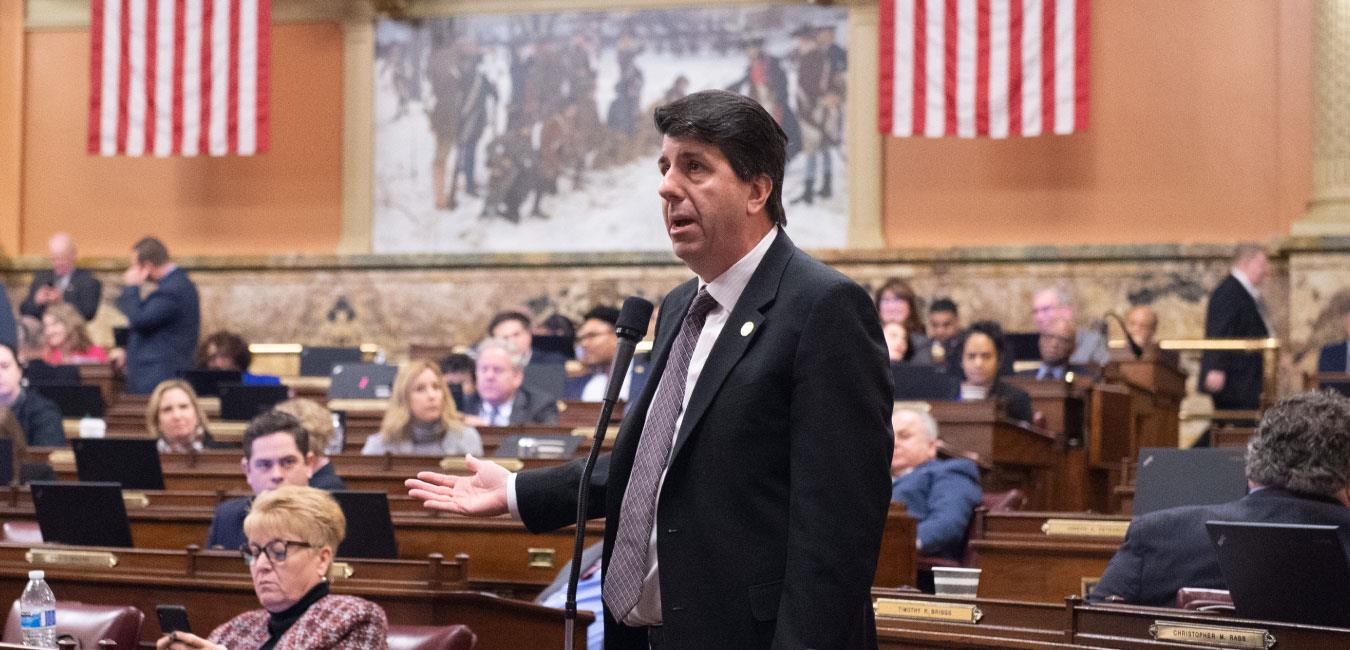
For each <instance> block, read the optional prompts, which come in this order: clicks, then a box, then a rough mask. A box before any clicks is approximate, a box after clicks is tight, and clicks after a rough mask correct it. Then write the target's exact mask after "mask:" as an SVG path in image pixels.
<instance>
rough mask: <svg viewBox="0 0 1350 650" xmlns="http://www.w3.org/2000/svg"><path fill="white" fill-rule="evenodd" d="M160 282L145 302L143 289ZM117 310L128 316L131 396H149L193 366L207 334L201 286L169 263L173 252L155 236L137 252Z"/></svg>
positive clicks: (138, 245) (144, 241)
mask: <svg viewBox="0 0 1350 650" xmlns="http://www.w3.org/2000/svg"><path fill="white" fill-rule="evenodd" d="M146 280H153V281H155V282H156V283H157V286H156V287H155V290H154V291H151V292H150V294H149V295H147V296H145V297H144V298H142V297H141V284H143V283H144V282H145V281H146ZM122 281H123V282H124V283H125V284H126V286H125V287H124V288H123V289H122V295H121V296H118V298H117V308H118V309H120V310H122V313H123V314H126V316H127V327H128V329H129V330H130V338H129V339H128V341H127V349H126V370H127V392H128V393H138V394H145V393H149V392H150V391H153V390H154V389H155V386H157V385H159V382H161V381H164V380H165V379H172V378H174V377H177V376H178V373H179V372H180V371H183V370H187V369H189V368H191V367H192V361H193V355H194V354H195V353H196V351H197V336H198V335H199V334H200V330H201V311H200V307H199V305H198V299H197V285H195V284H193V283H192V280H190V279H189V278H188V274H187V271H184V270H183V269H180V268H178V265H176V264H174V263H173V262H172V261H171V260H170V259H169V249H167V248H165V247H164V244H163V243H162V242H160V241H159V240H158V239H155V238H154V237H146V238H145V239H142V240H140V241H138V242H136V245H135V246H133V247H132V253H131V266H130V267H129V268H127V270H126V272H125V273H123V274H122Z"/></svg>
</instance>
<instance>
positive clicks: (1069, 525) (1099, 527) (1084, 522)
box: [1041, 519, 1130, 539]
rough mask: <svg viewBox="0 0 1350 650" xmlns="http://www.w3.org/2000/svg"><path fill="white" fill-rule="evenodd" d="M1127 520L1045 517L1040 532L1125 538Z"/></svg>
mask: <svg viewBox="0 0 1350 650" xmlns="http://www.w3.org/2000/svg"><path fill="white" fill-rule="evenodd" d="M1129 527H1130V522H1128V521H1100V520H1096V519H1046V520H1045V523H1044V524H1041V532H1042V533H1045V534H1046V535H1049V536H1051V537H1099V538H1102V539H1125V531H1126V529H1128V528H1129Z"/></svg>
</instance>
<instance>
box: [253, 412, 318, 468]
mask: <svg viewBox="0 0 1350 650" xmlns="http://www.w3.org/2000/svg"><path fill="white" fill-rule="evenodd" d="M274 433H289V434H290V435H291V437H292V438H295V448H296V449H299V450H300V455H301V456H303V455H305V454H308V453H309V434H308V433H306V432H305V427H304V425H302V424H300V420H299V419H298V418H296V417H295V416H294V415H291V414H290V413H282V412H281V411H268V412H266V413H263V414H262V415H259V416H258V417H256V418H253V419H252V420H250V421H249V423H248V428H246V429H244V458H253V441H254V440H257V439H258V438H261V437H263V436H270V435H272V434H274Z"/></svg>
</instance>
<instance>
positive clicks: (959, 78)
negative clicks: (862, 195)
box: [879, 0, 1090, 138]
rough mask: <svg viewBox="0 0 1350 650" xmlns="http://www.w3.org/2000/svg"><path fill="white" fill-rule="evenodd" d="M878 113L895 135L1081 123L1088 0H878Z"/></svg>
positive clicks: (1084, 120)
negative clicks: (879, 58)
mask: <svg viewBox="0 0 1350 650" xmlns="http://www.w3.org/2000/svg"><path fill="white" fill-rule="evenodd" d="M880 19H881V26H880V30H879V31H880V38H881V43H880V50H881V61H880V69H881V79H880V89H879V93H880V119H879V127H880V130H881V132H882V133H889V134H892V135H896V136H914V135H924V136H928V137H943V136H959V137H962V138H974V137H980V136H988V137H993V138H1006V137H1008V136H1034V135H1040V134H1041V133H1044V132H1046V131H1051V130H1052V131H1053V132H1055V133H1059V134H1065V133H1073V132H1075V131H1082V130H1085V129H1086V128H1087V124H1088V69H1089V66H1088V25H1089V24H1090V21H1089V13H1088V0H881V2H880Z"/></svg>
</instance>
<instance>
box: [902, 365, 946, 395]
mask: <svg viewBox="0 0 1350 650" xmlns="http://www.w3.org/2000/svg"><path fill="white" fill-rule="evenodd" d="M891 381H892V382H893V383H894V384H895V399H897V400H954V399H957V398H958V397H960V395H961V382H960V381H959V380H958V379H957V378H956V377H953V376H952V375H950V374H947V373H946V372H943V369H942V368H941V367H940V366H934V365H928V364H910V363H892V364H891Z"/></svg>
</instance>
